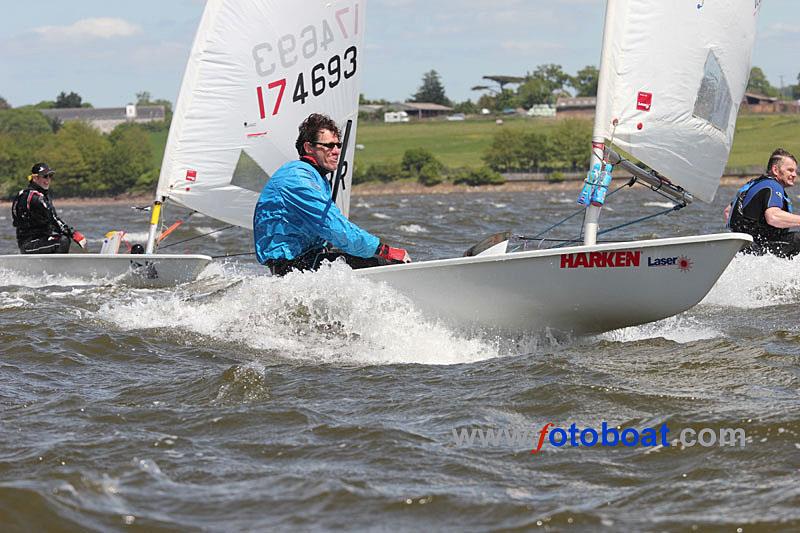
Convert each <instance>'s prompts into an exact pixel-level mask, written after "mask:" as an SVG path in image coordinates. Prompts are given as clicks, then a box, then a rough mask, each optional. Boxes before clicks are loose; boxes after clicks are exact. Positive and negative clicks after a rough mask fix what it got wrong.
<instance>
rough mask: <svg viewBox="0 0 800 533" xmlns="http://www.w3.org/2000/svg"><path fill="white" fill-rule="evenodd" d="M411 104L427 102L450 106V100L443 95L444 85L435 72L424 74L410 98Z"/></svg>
mask: <svg viewBox="0 0 800 533" xmlns="http://www.w3.org/2000/svg"><path fill="white" fill-rule="evenodd" d="M411 101H412V102H429V103H433V104H440V105H446V106H449V105H450V100H449V99H448V98H447V96H446V95H445V94H444V85H442V81H441V80H440V79H439V73H438V72H436V71H435V70H431V71H430V72H426V73H425V74H424V75H423V77H422V85H421V86H420V88H419V89H417V92H416V93H415V94H414V95H413V96H412V97H411Z"/></svg>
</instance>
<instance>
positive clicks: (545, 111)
mask: <svg viewBox="0 0 800 533" xmlns="http://www.w3.org/2000/svg"><path fill="white" fill-rule="evenodd" d="M527 115H528V116H529V117H554V116H556V107H555V106H552V105H550V104H535V105H533V106H531V108H530V109H528V112H527Z"/></svg>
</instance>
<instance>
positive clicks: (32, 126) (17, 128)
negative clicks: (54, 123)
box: [0, 107, 52, 135]
mask: <svg viewBox="0 0 800 533" xmlns="http://www.w3.org/2000/svg"><path fill="white" fill-rule="evenodd" d="M0 132H4V133H9V134H11V135H39V134H45V133H52V128H51V127H50V123H49V122H48V121H47V119H46V118H45V116H44V115H42V114H41V113H40V112H39V111H37V110H36V109H33V108H30V107H18V108H16V109H6V110H3V111H0Z"/></svg>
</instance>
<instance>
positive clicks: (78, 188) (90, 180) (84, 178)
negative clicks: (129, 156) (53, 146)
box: [56, 120, 111, 196]
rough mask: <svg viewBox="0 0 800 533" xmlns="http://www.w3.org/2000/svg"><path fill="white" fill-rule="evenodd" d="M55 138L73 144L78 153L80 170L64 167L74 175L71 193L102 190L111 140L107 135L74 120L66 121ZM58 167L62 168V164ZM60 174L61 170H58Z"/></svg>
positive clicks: (89, 192)
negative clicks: (74, 180)
mask: <svg viewBox="0 0 800 533" xmlns="http://www.w3.org/2000/svg"><path fill="white" fill-rule="evenodd" d="M56 139H57V140H58V141H59V142H62V143H65V144H74V145H75V146H76V147H77V150H78V152H79V153H80V158H81V164H82V168H81V172H80V173H78V172H73V170H75V169H65V170H68V171H70V172H71V173H72V174H74V175H75V179H76V182H75V186H74V189H75V190H74V191H72V194H73V195H80V196H92V195H96V194H97V193H96V191H97V190H103V189H104V188H105V187H104V186H103V182H104V179H105V176H104V174H105V169H104V168H103V165H104V163H105V159H106V156H107V154H108V151H109V150H110V149H111V142H110V140H109V138H108V137H106V136H105V135H103V134H102V133H100V132H99V131H98V130H96V129H95V128H93V127H92V126H90V125H89V124H87V123H85V122H82V121H79V120H75V121H71V122H67V123H66V124H64V126H63V127H62V128H61V129H60V130H59V131H58V133H57V134H56ZM60 168H64V166H63V165H62V166H61V167H60ZM59 175H61V172H59ZM60 183H61V179H60V178H59V192H61V185H60Z"/></svg>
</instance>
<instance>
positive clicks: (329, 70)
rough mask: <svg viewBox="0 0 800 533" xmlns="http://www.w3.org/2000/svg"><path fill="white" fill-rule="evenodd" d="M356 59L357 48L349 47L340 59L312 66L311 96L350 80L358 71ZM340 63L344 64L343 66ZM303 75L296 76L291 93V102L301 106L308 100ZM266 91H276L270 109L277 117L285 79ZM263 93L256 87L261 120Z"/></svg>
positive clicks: (270, 85)
mask: <svg viewBox="0 0 800 533" xmlns="http://www.w3.org/2000/svg"><path fill="white" fill-rule="evenodd" d="M357 58H358V48H356V47H355V46H351V47H350V48H348V49H347V50H345V52H344V55H343V56H342V57H340V56H339V55H334V56H332V57H331V58H330V59H329V60H328V61H324V62H322V63H317V64H316V65H314V67H313V68H312V69H311V73H310V76H309V77H310V79H311V82H310V84H311V94H313V96H321V95H322V94H323V93H324V92H325V90H326V89H327V88H331V89H333V88H335V87H337V86H338V85H339V84H340V83H341V82H342V77H344V79H350V78H352V77H353V75H354V74H355V73H356V70H357V69H358V63H357ZM342 63H344V66H343V65H342ZM343 67H344V68H343ZM305 74H306V73H304V72H300V73H299V74H298V75H297V79H296V80H295V83H294V89H293V91H292V102H300V104H301V105H302V104H305V103H306V100H308V98H309V92H308V89H306V76H305ZM267 89H269V91H272V92H274V91H273V89H277V90H278V91H277V95H276V97H275V103H274V105H273V107H272V115H273V116H274V115H277V114H278V112H279V111H280V109H281V102H282V101H283V93H284V92H285V91H286V78H281V79H279V80H275V81H273V82H270V83H269V84H267ZM264 93H265V91H264V88H263V87H260V86H259V87H256V96H257V98H258V111H259V115H260V116H261V118H262V120H263V119H265V118H267V102H266V100H267V98H266V97H265V95H264ZM269 94H270V93H269V92H267V95H269Z"/></svg>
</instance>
